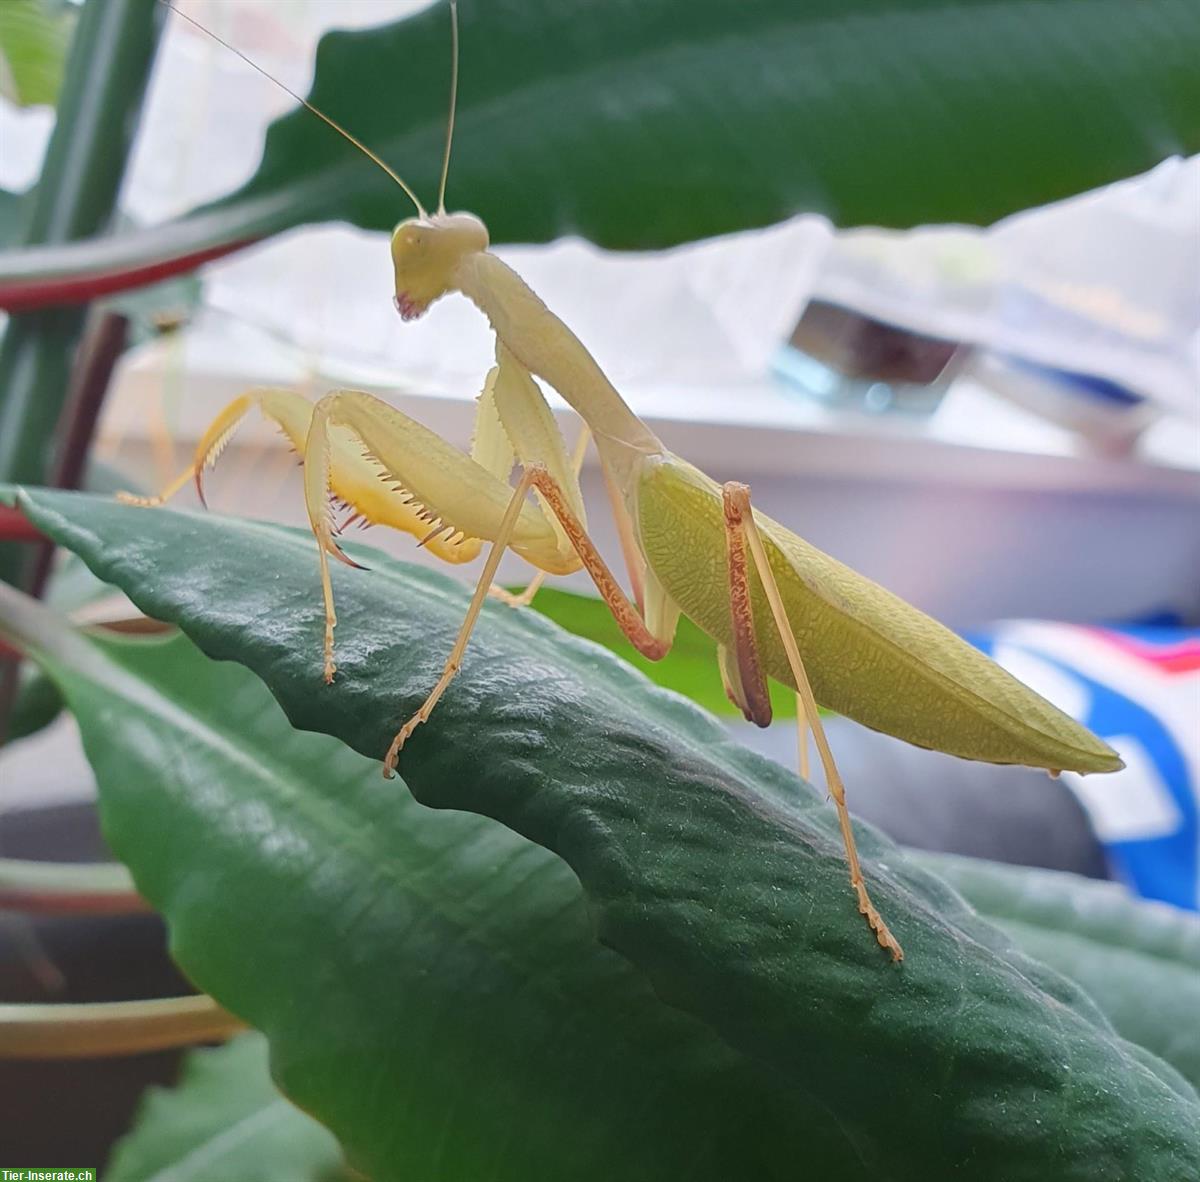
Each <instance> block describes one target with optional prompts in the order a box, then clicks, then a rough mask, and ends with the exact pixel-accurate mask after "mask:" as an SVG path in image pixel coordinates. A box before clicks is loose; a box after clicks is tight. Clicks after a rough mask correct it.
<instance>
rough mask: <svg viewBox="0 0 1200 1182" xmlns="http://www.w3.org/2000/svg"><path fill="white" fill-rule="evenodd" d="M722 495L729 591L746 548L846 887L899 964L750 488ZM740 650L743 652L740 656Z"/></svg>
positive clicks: (752, 660)
mask: <svg viewBox="0 0 1200 1182" xmlns="http://www.w3.org/2000/svg"><path fill="white" fill-rule="evenodd" d="M723 494H724V505H725V527H726V536H727V538H728V539H729V552H730V575H731V588H732V584H733V574H734V564H735V560H734V555H735V553H740V554H741V565H742V575H743V579H744V576H745V573H746V572H745V548H746V547H748V548H749V551H750V554H751V556H752V557H753V560H754V567H755V570H756V571H757V573H758V577H759V580H760V581H761V583H762V587H763V591H764V592H765V593H766V597H767V602H768V604H769V605H770V608H771V615H772V618H773V619H774V621H775V627H776V628H777V630H778V632H779V637H780V639H781V640H782V641H783V647H784V651H785V652H786V653H787V659H788V665H789V666H790V668H791V671H792V676H793V678H794V679H795V682H796V688H797V693H798V704H799V705H800V706H801V707H802V709H803V715H802V716H801V720H800V722H799V723H798V725H799V726H800V732H801V736H802V738H804V739H805V740H806V739H807V736H806V735H805V734H804V732H805V730H806V729H807V727H811V728H812V735H813V739H814V741H815V742H816V745H817V753H818V755H819V756H820V759H821V766H822V768H823V769H824V772H825V782H826V785H827V787H828V789H829V794H830V796H832V797H833V802H834V804H835V805H836V807H837V812H838V824H839V826H840V828H841V832H842V844H843V845H844V846H845V849H846V861H847V863H848V864H849V867H850V885H851V886H852V887H853V888H854V891H855V894H856V895H857V896H858V909H859V911H860V912H861V913H862V915H863V916H864V918H865V919H866V921H867V923H868V924H869V925H870V927H871V930H872V931H873V932H874V933H875V938H876V939H877V940H878V941H879V944H880V946H881V947H883V948H886V949H887V950H888V951H889V952H890V953H891V954H892V959H893V960H894V961H900V960H903V959H904V950H903V949H902V948H901V947H900V944H899V942H898V941H897V939H896V937H895V936H893V935H892V933H891V931H890V929H889V928H888V926H887V924H886V923H885V922H884V919H883V916H882V915H880V914H879V911H878V910H877V909H876V907H875V905H874V904H873V903H872V902H871V896H870V894H869V893H868V891H867V884H866V881H865V880H864V878H863V873H862V865H861V863H860V862H859V859H858V847H857V846H856V845H855V842H854V830H853V829H852V828H851V825H850V813H849V810H848V809H847V807H846V789H845V786H844V785H843V783H842V777H841V775H840V774H839V772H838V770H837V764H836V763H835V762H834V759H833V752H832V751H831V750H830V747H829V740H828V739H827V738H826V736H825V728H824V727H823V726H822V725H821V716H820V714H819V712H818V710H817V703H816V700H815V699H814V697H813V692H812V686H811V684H810V683H809V680H808V673H807V671H806V670H805V668H804V662H803V660H801V657H800V649H799V647H798V645H797V644H796V636H795V633H794V632H793V631H792V627H791V624H790V622H789V621H788V618H787V609H786V608H785V606H784V603H783V598H782V596H781V595H780V594H779V587H778V585H777V584H776V582H775V575H774V573H773V572H772V570H771V565H770V563H769V561H768V560H767V554H766V550H765V549H764V548H763V544H762V538H761V536H760V535H759V532H758V527H757V526H756V525H755V523H754V513H753V510H752V509H751V506H750V490H749V489H748V488H747V487H746V486H745V485H744V484H737V483H735V482H730V483H728V484H726V485H725V486H724V488H723ZM731 599H733V600H736V592H735V594H734V595H732V596H731ZM746 602H747V606H746V608H744V609H742V610H743V611H744V612H745V613H747V614H748V611H749V608H748V603H749V594H748V591H747V595H746ZM732 610H733V613H734V625H735V626H734V638H735V647H736V648H737V649H738V650H739V651H738V653H737V657H738V663H737V668H738V670H739V672H741V671H742V670H743V669H749V670H751V671H753V669H754V668H755V667H756V666H757V664H758V654H757V640H756V639H755V636H754V632H753V622H752V620H751V622H750V629H749V631H748V632H746V631H744V630H742V629H739V628H738V626H737V624H738V619H739V605H738V604H737V602H734V603H733V609H732ZM743 649H744V650H746V651H744V652H743V651H742V650H743ZM745 680H746V674H745V673H742V687H743V689H744V688H745ZM768 711H769V705H768Z"/></svg>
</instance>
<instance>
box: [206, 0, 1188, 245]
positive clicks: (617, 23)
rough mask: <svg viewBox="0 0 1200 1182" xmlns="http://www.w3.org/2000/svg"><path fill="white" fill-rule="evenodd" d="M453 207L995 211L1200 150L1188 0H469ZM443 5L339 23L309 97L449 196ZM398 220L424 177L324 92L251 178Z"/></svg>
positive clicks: (517, 231) (384, 222) (271, 194)
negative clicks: (347, 26) (334, 127)
mask: <svg viewBox="0 0 1200 1182" xmlns="http://www.w3.org/2000/svg"><path fill="white" fill-rule="evenodd" d="M460 9H461V21H462V29H461V33H462V42H461V43H462V60H461V93H460V98H459V107H458V130H457V141H456V144H455V157H454V161H453V169H452V172H451V186H450V197H451V204H452V206H453V207H454V208H465V209H472V210H474V211H475V212H477V213H478V214H480V216H482V217H483V218H484V220H485V221H487V222H488V224H489V226H490V227H491V229H492V231H493V234H494V236H495V238H496V239H497V240H498V241H505V242H508V241H542V240H546V239H550V238H554V237H557V236H559V235H562V234H569V233H581V234H583V235H585V236H586V237H588V238H591V239H593V240H594V241H596V242H599V243H601V244H603V245H606V246H619V247H647V246H665V245H669V244H672V243H676V242H685V241H688V240H690V239H694V238H702V237H707V236H709V235H713V234H720V233H724V232H726V231H729V230H736V229H743V228H745V227H747V226H756V225H766V224H768V223H771V222H775V221H779V220H780V219H782V218H785V217H787V216H788V215H790V214H792V213H795V212H796V211H797V210H808V211H814V212H818V213H824V214H827V215H828V216H829V217H830V218H832V219H833V220H834V221H835V222H836V223H838V224H839V225H847V226H848V225H860V224H863V223H874V224H880V225H887V226H911V225H916V224H919V223H922V222H950V221H966V222H977V223H986V222H991V221H994V220H995V219H996V218H999V217H1002V216H1003V215H1004V214H1007V213H1012V212H1014V211H1015V210H1019V209H1025V208H1027V207H1028V206H1031V205H1035V204H1039V203H1041V202H1044V201H1049V200H1052V199H1054V198H1056V197H1065V196H1067V195H1069V194H1072V193H1078V192H1080V191H1082V190H1084V189H1088V188H1091V187H1093V186H1095V185H1099V184H1103V183H1104V182H1105V181H1110V180H1116V179H1117V178H1119V177H1123V176H1128V175H1130V174H1132V173H1135V172H1138V171H1140V170H1142V169H1145V168H1148V167H1149V166H1150V165H1152V164H1155V163H1157V162H1158V161H1159V160H1161V159H1162V158H1163V157H1164V156H1166V155H1169V154H1170V153H1172V152H1190V151H1196V150H1197V149H1200V71H1197V70H1196V68H1195V63H1196V61H1197V59H1200V8H1198V7H1197V6H1196V5H1195V4H1190V3H1188V2H1187V0H1140V2H1139V3H1138V4H1132V5H1131V4H1130V3H1129V2H1128V0H1083V2H1082V3H1081V2H1079V0H1042V2H1041V3H1035V4H1030V3H1028V0H957V3H949V4H948V3H946V2H945V0H838V2H837V3H833V2H831V0H742V2H741V3H738V4H730V3H728V0H640V2H639V3H636V4H621V5H618V6H614V5H613V4H612V3H611V0H552V2H547V0H525V2H524V3H519V4H507V5H499V4H486V3H477V2H470V3H464V4H462V5H461V6H460ZM448 56H449V18H448V14H447V6H446V5H445V4H439V5H436V6H434V7H433V8H432V9H430V10H428V11H426V12H423V13H421V14H420V15H419V16H416V17H413V18H412V19H410V20H407V21H403V22H400V23H399V24H396V25H393V26H390V27H384V28H381V29H376V30H368V31H365V32H361V33H345V32H339V33H331V34H329V35H328V36H327V37H325V38H324V40H323V41H322V44H321V48H320V50H319V51H318V54H317V77H316V82H315V84H314V87H313V92H312V96H311V97H312V101H313V102H314V103H315V104H316V105H317V106H318V107H320V108H321V109H322V110H324V111H326V112H327V113H328V114H330V115H331V116H332V117H333V118H335V119H337V120H338V121H339V122H341V123H342V124H343V126H345V127H348V128H350V129H351V130H352V131H353V132H354V133H355V135H357V136H358V137H359V138H360V139H362V140H363V141H364V142H365V143H367V144H369V145H370V146H371V148H372V149H373V150H374V151H375V152H377V153H379V154H380V155H381V156H383V158H384V159H385V160H387V161H388V162H389V163H390V164H391V165H392V166H393V167H394V168H396V169H397V170H398V171H399V172H400V173H401V175H403V176H404V177H405V179H406V180H407V181H409V183H410V184H412V185H413V186H414V187H415V188H416V190H417V192H418V194H419V195H420V196H422V198H423V200H424V201H425V203H426V204H427V205H429V206H430V208H433V206H434V205H435V204H436V184H437V176H438V171H439V169H440V166H441V150H442V144H441V140H442V135H443V125H444V123H445V109H446V80H447V74H448V69H447V66H448V62H447V59H448ZM268 199H271V200H274V201H275V202H276V203H277V204H278V205H279V206H280V217H281V220H282V221H283V222H284V223H285V224H288V225H294V224H296V223H297V222H300V221H315V220H323V219H326V218H343V219H346V220H349V221H353V222H355V223H357V224H358V225H362V226H369V227H373V228H375V229H391V227H392V226H393V225H394V224H395V223H396V222H397V221H398V220H399V218H400V217H402V216H407V215H408V214H409V213H410V212H411V211H410V210H409V209H406V208H405V206H406V201H405V198H404V197H403V194H401V193H399V192H398V191H397V190H396V189H395V187H394V186H393V185H392V184H391V183H390V182H389V181H388V180H387V178H386V177H384V176H382V174H380V173H379V171H378V170H377V169H375V168H373V167H372V166H371V165H370V164H369V163H368V162H367V161H365V160H364V159H363V158H362V157H361V156H360V155H358V154H357V153H355V152H354V151H353V150H352V149H350V147H349V145H347V144H345V143H344V142H343V141H341V140H339V139H338V138H337V137H336V136H334V135H333V134H331V133H330V131H329V129H328V128H326V127H324V126H323V125H322V124H321V123H319V122H318V121H317V120H316V119H314V118H313V117H312V116H311V115H309V114H307V113H305V112H297V113H296V114H294V115H292V116H289V117H288V118H287V119H286V120H284V121H281V122H280V123H279V124H277V125H276V126H275V127H274V128H273V129H272V131H271V134H270V135H269V137H268V141H267V150H266V154H265V156H264V159H263V163H262V166H261V168H260V170H259V172H258V175H257V176H256V177H255V178H254V179H253V180H252V181H251V182H250V183H249V184H248V185H247V186H246V188H245V189H244V190H243V191H242V192H241V193H239V194H237V195H236V196H235V197H233V198H232V199H231V200H230V202H229V207H230V208H231V209H232V208H234V207H236V206H238V205H240V204H243V203H246V204H248V205H250V206H253V205H254V204H256V203H259V202H262V201H264V200H268Z"/></svg>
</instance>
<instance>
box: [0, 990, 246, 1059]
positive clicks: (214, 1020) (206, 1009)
mask: <svg viewBox="0 0 1200 1182" xmlns="http://www.w3.org/2000/svg"><path fill="white" fill-rule="evenodd" d="M244 1025H245V1024H244V1023H243V1022H240V1021H238V1019H237V1018H235V1017H234V1016H233V1015H232V1014H228V1013H226V1012H225V1011H224V1010H223V1009H221V1007H220V1006H219V1005H217V1003H216V1002H215V1001H213V999H212V998H211V997H208V996H206V995H205V994H200V995H199V996H196V997H160V998H153V999H152V1000H150V1001H101V1002H89V1003H85V1004H75V1005H72V1004H51V1005H42V1004H31V1003H26V1004H21V1005H0V1059H92V1058H108V1057H110V1056H112V1055H137V1054H141V1053H143V1052H145V1051H161V1050H165V1049H166V1048H168V1047H186V1046H191V1045H193V1044H194V1043H199V1042H212V1041H215V1040H218V1039H226V1038H229V1037H230V1035H232V1034H234V1033H236V1032H237V1031H238V1030H241V1029H242V1028H243V1027H244Z"/></svg>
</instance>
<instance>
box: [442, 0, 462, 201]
mask: <svg viewBox="0 0 1200 1182" xmlns="http://www.w3.org/2000/svg"><path fill="white" fill-rule="evenodd" d="M457 109H458V0H450V114H449V116H448V117H447V119H446V152H445V155H444V156H443V157H442V181H441V184H440V185H439V186H438V213H445V212H446V178H447V177H448V176H449V175H450V145H451V144H453V143H454V113H455V111H456V110H457Z"/></svg>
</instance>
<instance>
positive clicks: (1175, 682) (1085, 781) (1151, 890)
mask: <svg viewBox="0 0 1200 1182" xmlns="http://www.w3.org/2000/svg"><path fill="white" fill-rule="evenodd" d="M971 639H972V640H973V641H974V642H975V643H976V644H978V645H979V647H980V648H982V649H983V650H984V651H985V652H987V653H989V654H990V655H991V656H992V657H994V658H995V659H996V660H997V661H998V662H999V663H1000V664H1001V665H1003V666H1004V667H1005V668H1007V669H1008V670H1009V671H1010V672H1011V673H1013V674H1015V675H1016V676H1017V677H1019V678H1020V679H1021V680H1022V681H1024V682H1025V683H1026V684H1027V685H1029V686H1031V687H1032V688H1034V689H1036V690H1037V691H1038V692H1039V693H1041V694H1042V695H1043V696H1044V697H1046V698H1048V699H1049V700H1050V701H1052V702H1053V703H1054V704H1055V705H1056V706H1058V707H1059V708H1060V709H1062V710H1065V711H1066V712H1067V713H1068V714H1070V715H1071V716H1072V717H1073V718H1075V719H1077V720H1078V721H1079V722H1082V723H1083V724H1084V725H1085V726H1087V727H1089V728H1090V729H1091V730H1093V731H1094V732H1095V733H1096V734H1098V735H1099V736H1100V737H1101V738H1103V739H1105V740H1106V741H1107V742H1108V743H1110V744H1111V745H1112V746H1113V747H1114V748H1116V750H1117V751H1118V752H1119V753H1120V755H1121V757H1122V759H1124V760H1125V769H1124V770H1123V771H1120V772H1116V773H1114V774H1111V775H1102V776H1101V775H1097V776H1086V777H1085V776H1080V775H1077V774H1075V773H1072V772H1066V773H1064V774H1063V780H1064V782H1066V783H1067V784H1068V785H1069V786H1070V788H1071V789H1072V791H1074V792H1075V794H1076V795H1077V797H1078V798H1079V800H1080V802H1081V804H1082V805H1083V807H1084V809H1085V810H1086V811H1087V814H1088V816H1089V818H1090V820H1091V823H1092V827H1093V829H1094V830H1095V833H1096V837H1097V839H1098V840H1099V841H1100V843H1101V844H1102V845H1103V846H1104V848H1105V850H1106V852H1107V854H1108V858H1109V861H1110V864H1111V867H1112V870H1113V874H1114V877H1117V878H1119V879H1122V880H1123V881H1124V882H1125V883H1126V884H1127V885H1128V886H1129V887H1130V888H1131V889H1132V890H1134V891H1136V892H1137V893H1139V894H1141V895H1143V896H1145V897H1146V898H1150V899H1162V900H1164V901H1165V902H1168V903H1173V904H1175V905H1176V906H1178V907H1186V908H1190V909H1192V910H1197V909H1200V629H1196V628H1190V629H1188V628H1174V627H1150V626H1144V627H1142V626H1139V627H1116V628H1092V627H1080V626H1076V625H1071V624H1058V623H1049V622H1044V621H1033V620H1013V621H1008V622H1005V623H1002V624H998V625H996V626H995V628H993V629H992V630H991V631H990V632H989V633H988V634H987V635H986V636H972V637H971Z"/></svg>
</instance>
